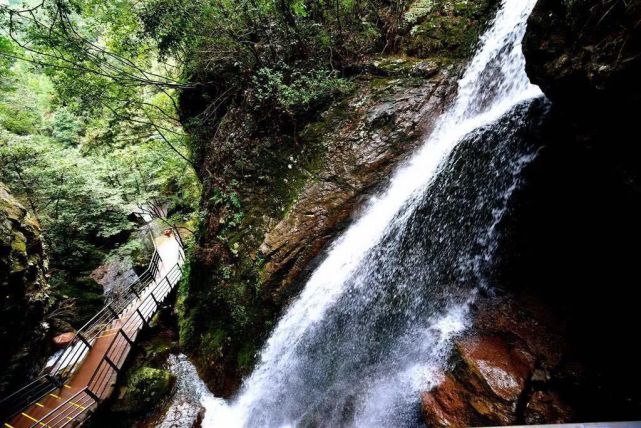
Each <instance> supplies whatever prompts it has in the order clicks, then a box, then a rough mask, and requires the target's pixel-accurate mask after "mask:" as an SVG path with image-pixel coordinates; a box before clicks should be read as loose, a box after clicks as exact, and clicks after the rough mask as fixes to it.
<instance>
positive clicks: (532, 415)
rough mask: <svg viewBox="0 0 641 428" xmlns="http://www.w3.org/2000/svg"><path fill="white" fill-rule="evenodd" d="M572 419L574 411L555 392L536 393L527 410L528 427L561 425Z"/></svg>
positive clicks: (526, 420)
mask: <svg viewBox="0 0 641 428" xmlns="http://www.w3.org/2000/svg"><path fill="white" fill-rule="evenodd" d="M571 419H572V410H571V409H570V407H569V406H568V405H567V404H565V403H563V402H562V401H561V399H560V398H559V396H558V394H556V393H554V392H547V391H536V392H534V393H533V394H532V397H530V400H529V401H528V403H527V405H526V408H525V423H526V424H528V425H533V424H543V423H545V424H559V423H563V422H567V421H569V420H571Z"/></svg>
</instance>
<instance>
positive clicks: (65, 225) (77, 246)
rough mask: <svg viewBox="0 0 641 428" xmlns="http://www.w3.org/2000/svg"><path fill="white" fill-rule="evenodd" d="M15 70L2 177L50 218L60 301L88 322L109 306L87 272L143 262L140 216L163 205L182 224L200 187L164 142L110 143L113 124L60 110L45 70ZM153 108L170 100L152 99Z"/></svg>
mask: <svg viewBox="0 0 641 428" xmlns="http://www.w3.org/2000/svg"><path fill="white" fill-rule="evenodd" d="M10 73H11V74H10V76H8V78H6V83H7V86H8V87H9V90H7V91H5V92H3V93H1V94H0V125H1V126H0V180H1V181H3V182H5V183H6V184H7V185H8V186H9V188H11V189H12V190H13V192H14V193H15V194H16V195H17V196H18V197H19V198H20V199H21V200H22V201H23V202H24V204H25V206H27V207H28V208H29V209H30V210H31V211H32V212H33V213H34V214H35V215H36V216H37V218H38V220H39V221H40V223H41V225H42V228H43V230H44V232H45V233H44V236H45V239H46V242H47V246H48V248H47V249H48V254H49V256H50V261H51V262H50V266H51V268H52V269H51V275H52V277H51V281H50V282H51V284H52V285H53V286H54V287H53V290H54V292H55V294H56V295H58V296H59V297H61V298H62V299H68V298H71V299H75V300H76V301H77V304H76V313H75V314H74V316H75V319H74V320H73V321H74V324H78V323H81V322H82V321H83V320H85V319H86V318H87V316H88V315H89V314H91V312H95V309H96V308H97V307H99V306H101V305H102V290H101V287H100V286H98V285H97V284H96V283H95V282H93V281H92V280H88V279H86V275H87V274H88V273H89V272H90V271H91V270H93V269H94V268H96V267H97V266H98V265H100V264H101V263H103V261H104V260H105V258H106V256H107V255H108V254H109V253H110V252H112V253H111V257H116V256H117V257H119V258H127V257H129V258H130V259H131V260H133V261H134V263H136V262H139V259H140V257H141V255H142V251H141V243H140V241H138V240H136V239H133V240H128V235H129V234H130V232H131V231H133V230H134V229H135V224H133V223H132V222H131V220H130V218H131V214H132V212H134V211H136V210H138V209H139V207H140V206H142V205H145V204H147V203H150V202H159V203H162V204H168V206H169V209H170V210H172V212H174V213H175V214H176V215H177V216H178V217H179V218H178V219H177V220H178V222H182V221H183V220H184V218H183V217H184V216H185V215H188V214H189V213H190V212H192V211H193V210H194V207H195V205H196V204H197V202H198V198H199V192H200V185H199V183H198V181H197V178H196V176H195V174H193V171H192V170H191V169H187V171H185V161H184V160H183V159H182V158H180V157H178V156H177V155H176V153H175V151H174V150H173V149H172V148H170V147H169V146H168V145H167V144H166V143H165V141H164V140H162V138H161V137H160V136H159V135H157V134H154V133H152V135H150V136H149V137H148V138H146V139H133V140H131V141H129V144H126V145H125V144H122V145H116V144H115V143H113V142H114V141H115V140H116V135H119V134H118V133H113V134H110V135H109V137H105V135H106V134H108V133H110V132H112V131H111V130H110V129H107V128H108V124H109V121H104V120H99V119H92V118H89V119H87V117H86V116H81V115H79V114H77V113H76V112H75V110H74V109H72V108H70V107H68V106H60V105H58V104H57V103H56V100H57V95H58V92H57V91H56V88H57V87H56V86H54V85H52V83H51V81H50V80H49V78H48V77H47V76H44V75H42V74H41V73H40V72H39V70H35V69H32V68H30V67H29V66H26V65H25V64H24V63H22V64H18V63H16V64H15V65H14V66H13V68H12V69H11V70H10ZM148 102H149V104H151V105H164V104H163V103H166V102H167V101H166V97H158V96H152V97H151V98H150V99H149V100H148ZM25 117H26V118H28V120H27V119H24V118H25ZM162 123H166V122H162ZM159 126H162V125H159ZM167 126H168V125H166V126H165V127H167ZM123 132H124V131H123ZM107 140H110V141H111V142H112V144H111V145H107V143H106V141H107ZM174 143H175V144H177V145H178V144H179V143H180V141H179V140H175V139H174ZM178 147H180V146H178ZM144 263H146V261H145V262H144Z"/></svg>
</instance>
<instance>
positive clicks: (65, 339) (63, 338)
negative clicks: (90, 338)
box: [52, 332, 76, 349]
mask: <svg viewBox="0 0 641 428" xmlns="http://www.w3.org/2000/svg"><path fill="white" fill-rule="evenodd" d="M74 337H76V333H73V332H68V333H62V334H59V335H57V336H55V337H54V338H53V339H52V341H53V346H54V347H55V348H57V349H60V348H64V347H65V346H67V345H69V344H70V343H71V341H72V340H73V338H74Z"/></svg>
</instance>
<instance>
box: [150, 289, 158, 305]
mask: <svg viewBox="0 0 641 428" xmlns="http://www.w3.org/2000/svg"><path fill="white" fill-rule="evenodd" d="M151 298H152V299H154V303H155V304H156V308H158V309H160V303H159V302H158V299H156V296H155V295H154V292H153V291H152V292H151Z"/></svg>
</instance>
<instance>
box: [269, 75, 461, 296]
mask: <svg viewBox="0 0 641 428" xmlns="http://www.w3.org/2000/svg"><path fill="white" fill-rule="evenodd" d="M452 83H453V79H450V74H449V73H448V72H446V71H441V72H440V73H439V74H438V75H437V76H435V77H433V78H432V79H430V80H429V81H427V82H425V83H424V84H422V85H421V86H418V87H411V86H410V87H409V88H398V89H396V88H394V89H391V90H393V94H392V95H387V96H385V97H383V98H382V99H376V98H373V97H371V95H370V96H365V97H364V98H361V97H355V98H354V101H353V102H356V101H357V100H358V102H359V103H363V102H364V104H361V105H358V106H354V108H355V109H356V110H355V111H356V112H357V114H356V117H355V118H353V119H352V120H350V121H346V122H344V123H342V124H341V125H340V127H338V128H337V129H335V130H333V132H331V133H329V134H327V135H326V136H325V137H324V141H326V143H325V147H326V152H325V156H324V158H325V161H324V167H323V168H322V169H321V170H320V171H319V172H318V173H317V174H316V176H315V178H314V180H310V181H308V182H307V184H306V185H305V186H304V187H303V188H302V190H301V191H300V193H299V196H298V199H297V201H296V202H295V203H294V205H293V206H292V208H291V209H290V211H289V213H288V215H287V216H286V217H285V218H284V219H282V220H281V221H279V222H278V223H277V224H276V225H275V226H274V227H273V228H272V229H271V230H269V231H268V232H267V233H266V234H265V239H264V241H263V242H262V244H261V245H260V252H261V255H262V256H263V257H264V258H265V259H266V264H265V267H264V269H263V271H262V277H261V280H262V282H263V283H265V284H266V285H267V287H268V288H269V289H274V288H275V289H276V291H277V295H279V296H280V295H291V293H292V292H294V291H295V290H289V289H288V287H289V286H290V285H291V284H292V283H293V282H294V281H295V280H296V279H297V278H298V277H299V275H300V274H301V273H302V272H303V271H304V270H305V268H307V267H308V265H309V263H310V261H311V260H312V259H313V258H314V257H315V256H316V255H317V254H318V253H319V252H320V251H321V250H322V249H323V248H324V246H325V245H326V243H327V242H328V241H329V239H331V237H332V236H333V235H334V234H335V233H336V231H338V230H340V229H341V228H342V227H344V226H345V224H346V222H348V221H349V220H350V218H351V216H352V214H353V213H354V211H355V210H356V209H357V208H358V206H360V203H361V202H362V200H363V196H364V195H365V194H366V193H367V192H368V191H370V190H371V189H372V188H373V187H374V186H375V185H377V184H380V183H381V182H382V181H383V180H384V179H385V177H387V176H388V174H389V173H390V171H391V169H392V167H393V166H394V165H395V164H396V162H398V160H399V159H400V158H401V157H402V156H403V154H405V153H407V152H408V151H410V150H411V149H412V148H413V147H415V146H416V144H417V143H418V141H419V137H420V136H424V135H425V134H426V133H429V132H430V131H431V129H432V128H433V126H434V121H435V119H436V118H437V117H438V115H439V114H440V113H441V112H442V111H443V108H444V106H445V104H446V102H447V100H448V99H449V96H450V95H451V93H452V89H453V87H452V86H451V85H452ZM283 293H284V294H283Z"/></svg>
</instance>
